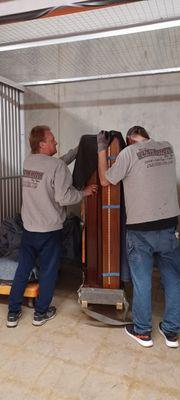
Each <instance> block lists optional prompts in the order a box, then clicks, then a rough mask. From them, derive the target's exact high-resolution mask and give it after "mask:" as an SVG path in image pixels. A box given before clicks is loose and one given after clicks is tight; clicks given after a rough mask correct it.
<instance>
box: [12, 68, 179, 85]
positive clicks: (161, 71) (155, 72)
mask: <svg viewBox="0 0 180 400" xmlns="http://www.w3.org/2000/svg"><path fill="white" fill-rule="evenodd" d="M176 72H180V67H174V68H173V67H172V68H162V69H152V70H146V71H136V72H125V73H119V74H108V75H94V76H81V77H75V78H59V79H49V80H42V81H30V82H20V84H21V85H23V86H41V85H53V84H59V83H75V82H85V81H97V80H103V79H115V78H133V77H135V76H147V75H160V74H170V73H176Z"/></svg>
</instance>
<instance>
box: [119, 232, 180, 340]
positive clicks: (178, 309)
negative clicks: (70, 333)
mask: <svg viewBox="0 0 180 400" xmlns="http://www.w3.org/2000/svg"><path fill="white" fill-rule="evenodd" d="M127 245H128V260H129V267H130V271H131V278H132V283H133V305H132V317H133V323H134V329H135V331H136V332H137V333H143V332H146V331H151V330H152V316H151V284H152V270H153V255H154V253H156V260H157V265H158V268H159V271H160V276H161V282H162V285H163V287H164V293H165V312H164V317H163V321H162V329H163V330H164V331H165V332H175V333H180V246H179V244H178V240H177V239H176V237H175V228H170V229H163V230H158V231H133V230H128V232H127Z"/></svg>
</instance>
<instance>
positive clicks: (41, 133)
mask: <svg viewBox="0 0 180 400" xmlns="http://www.w3.org/2000/svg"><path fill="white" fill-rule="evenodd" d="M46 131H50V128H49V126H47V125H37V126H34V128H32V129H31V133H30V135H29V143H30V146H31V153H33V154H35V153H39V144H40V142H43V140H44V139H45V134H46Z"/></svg>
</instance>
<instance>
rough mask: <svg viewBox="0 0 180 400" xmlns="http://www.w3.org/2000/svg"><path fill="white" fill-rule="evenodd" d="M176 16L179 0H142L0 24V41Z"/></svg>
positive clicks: (35, 38)
mask: <svg viewBox="0 0 180 400" xmlns="http://www.w3.org/2000/svg"><path fill="white" fill-rule="evenodd" d="M179 16H180V0H144V1H140V2H135V3H129V4H122V5H120V6H114V7H109V8H102V9H98V10H92V11H87V12H82V13H76V14H68V15H62V16H58V17H51V18H45V19H40V20H33V21H25V22H19V23H13V24H7V25H1V26H0V44H1V45H2V44H3V43H9V42H10V43H17V42H24V41H27V40H28V41H29V40H40V39H43V38H47V37H48V38H51V37H57V36H62V35H68V34H79V33H82V32H89V31H96V30H100V29H109V28H119V27H122V26H126V25H132V24H139V23H144V22H148V21H154V20H160V19H168V18H176V17H179Z"/></svg>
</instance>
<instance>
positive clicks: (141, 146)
mask: <svg viewBox="0 0 180 400" xmlns="http://www.w3.org/2000/svg"><path fill="white" fill-rule="evenodd" d="M105 175H106V179H107V180H108V181H109V182H110V183H112V184H114V185H115V184H117V183H118V182H119V181H120V180H122V181H123V183H124V193H125V203H126V213H127V224H138V223H144V222H150V221H157V220H161V219H166V218H171V217H175V216H177V215H179V204H178V196H177V185H176V170H175V156H174V151H173V148H172V146H171V144H170V143H169V142H166V141H162V142H157V141H155V140H153V139H149V140H143V141H141V142H138V143H136V144H132V145H131V146H128V147H126V148H125V149H124V150H122V151H121V152H120V153H119V155H118V156H117V158H116V161H115V163H114V164H113V166H112V167H111V168H110V169H109V170H107V171H106V174H105Z"/></svg>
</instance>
